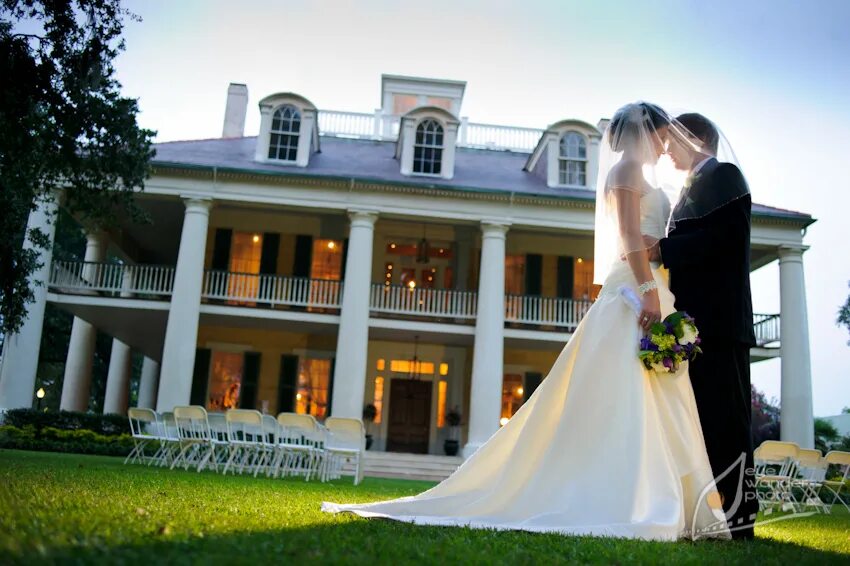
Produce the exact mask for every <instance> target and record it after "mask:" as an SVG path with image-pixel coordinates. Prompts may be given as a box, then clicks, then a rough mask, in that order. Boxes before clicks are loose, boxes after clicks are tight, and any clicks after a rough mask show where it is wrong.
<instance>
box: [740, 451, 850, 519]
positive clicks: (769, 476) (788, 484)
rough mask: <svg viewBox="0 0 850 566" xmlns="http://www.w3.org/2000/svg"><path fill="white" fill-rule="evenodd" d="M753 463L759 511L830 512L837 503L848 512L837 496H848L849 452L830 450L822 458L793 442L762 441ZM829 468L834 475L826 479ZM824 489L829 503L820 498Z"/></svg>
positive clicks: (819, 453) (849, 477)
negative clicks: (810, 510) (828, 494)
mask: <svg viewBox="0 0 850 566" xmlns="http://www.w3.org/2000/svg"><path fill="white" fill-rule="evenodd" d="M754 460H755V472H756V474H755V476H756V493H757V495H758V498H759V509H762V510H764V509H772V508H775V507H779V508H781V509H783V510H788V509H792V510H794V511H800V510H803V509H805V508H813V509H816V510H822V511H824V512H826V513H830V512H831V511H832V506H833V505H834V504H835V502H836V501H838V502H840V503H841V504H842V505H844V507H846V508H847V510H848V511H850V506H848V504H847V502H846V501H844V500H843V499H842V496H841V495H842V493H844V494H845V495H846V494H847V493H848V490H847V481H848V479H850V452H842V451H839V450H832V451H830V452H828V453H827V454H826V456H824V455H823V453H822V452H821V451H820V450H815V449H806V448H800V447H799V446H798V445H797V444H796V443H794V442H782V441H778V440H766V441H764V442H762V444H761V445H760V446H759V447H758V448H756V450H755V453H754ZM830 466H835V470H836V472H837V475H834V476H833V477H828V476H827V474H828V472H829V471H830ZM759 487H764V488H765V489H762V490H759V489H758V488H759ZM824 489H826V490H827V491H829V492H830V493H831V494H832V498H831V502H830V503H829V504H826V503H825V502H824V501H823V500H822V499H821V497H820V494H821V492H822V490H824ZM796 494H799V496H798V495H796Z"/></svg>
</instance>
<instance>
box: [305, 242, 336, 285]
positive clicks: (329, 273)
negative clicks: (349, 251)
mask: <svg viewBox="0 0 850 566" xmlns="http://www.w3.org/2000/svg"><path fill="white" fill-rule="evenodd" d="M341 276H342V242H340V241H337V240H320V239H316V240H313V260H312V265H311V266H310V277H312V278H313V279H331V280H333V281H339V280H340V278H341Z"/></svg>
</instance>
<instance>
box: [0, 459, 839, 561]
mask: <svg viewBox="0 0 850 566" xmlns="http://www.w3.org/2000/svg"><path fill="white" fill-rule="evenodd" d="M430 485H431V484H430V483H428V482H414V481H405V480H378V479H371V478H367V479H366V480H365V481H364V482H363V483H362V484H361V485H360V486H358V487H354V486H352V485H351V482H350V480H348V481H343V480H339V481H335V482H331V483H328V484H321V483H318V482H315V481H311V482H304V481H303V480H300V479H286V480H268V479H265V478H258V479H254V478H250V477H241V476H236V477H234V476H227V477H222V476H220V475H217V474H215V473H202V474H198V473H196V472H191V471H182V470H179V471H177V470H175V471H171V470H163V469H159V468H148V467H142V466H138V465H128V466H123V465H122V463H121V460H120V459H117V458H108V457H100V456H78V455H68V454H51V453H40V452H18V451H11V450H0V490H2V493H0V495H2V498H0V501H2V502H1V503H0V563H3V564H7V563H34V562H83V563H90V562H106V563H110V564H112V563H151V564H154V563H155V564H159V563H192V564H209V563H228V564H229V563H244V564H247V563H252V562H253V563H256V564H279V563H284V562H289V563H292V562H293V561H295V563H297V564H317V563H369V564H375V563H382V564H400V563H422V564H438V565H442V564H449V563H451V564H454V563H463V564H469V563H472V564H493V563H506V564H552V563H568V562H602V563H611V562H617V563H626V562H644V563H646V562H652V563H656V562H660V561H664V562H668V561H672V562H676V563H680V562H682V563H693V564H703V563H706V562H710V563H723V564H732V563H742V564H752V563H756V562H757V563H775V564H790V563H799V562H806V563H829V562H836V563H837V562H842V563H848V562H850V516H848V514H847V513H846V511H844V510H843V509H841V510H840V511H839V507H835V508H834V509H835V514H834V515H832V516H824V515H817V516H812V517H806V518H795V519H791V520H787V521H780V522H776V523H772V524H768V525H764V526H759V527H757V529H756V534H757V537H758V538H757V540H756V541H755V542H751V543H740V542H711V541H703V542H696V543H691V542H680V543H656V542H639V541H629V540H618V539H594V538H588V537H564V536H560V535H548V534H533V533H523V532H495V531H484V530H475V529H466V528H453V527H420V526H415V525H409V524H406V523H397V522H393V521H383V520H365V519H361V518H358V517H355V516H352V515H349V514H343V515H329V514H324V513H321V512H320V511H319V504H320V502H321V501H322V500H330V501H345V502H348V501H369V500H376V499H388V498H392V497H397V496H401V495H411V494H414V493H417V492H419V491H422V490H423V489H425V488H427V487H429V486H430Z"/></svg>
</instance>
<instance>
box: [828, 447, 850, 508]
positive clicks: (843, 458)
mask: <svg viewBox="0 0 850 566" xmlns="http://www.w3.org/2000/svg"><path fill="white" fill-rule="evenodd" d="M824 461H825V462H826V465H827V467H828V468H829V470H828V471H831V470H834V471H835V472H836V473H835V475H832V476H829V475H827V477H826V478H825V479H824V481H823V487H825V488H826V489H828V490H829V491H830V492H832V502H831V503H830V504H829V506H828V507H827V511H828V512H832V506H833V505H835V502H836V501H838V502H839V503H841V504H842V505H844V507H845V508H846V509H847V511H850V505H848V504H847V501H844V499H842V497H841V492H842V491H844V493H845V494H847V492H848V490H847V481H848V480H850V452H842V451H840V450H831V451H829V452H827V454H826V456H825V457H824ZM832 466H835V468H832Z"/></svg>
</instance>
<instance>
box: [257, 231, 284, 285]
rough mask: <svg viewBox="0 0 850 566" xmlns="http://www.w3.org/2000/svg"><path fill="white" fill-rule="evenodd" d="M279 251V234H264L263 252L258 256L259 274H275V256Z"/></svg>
mask: <svg viewBox="0 0 850 566" xmlns="http://www.w3.org/2000/svg"><path fill="white" fill-rule="evenodd" d="M279 251H280V234H274V233H271V232H266V233H264V234H263V250H262V255H261V256H260V273H262V274H263V275H275V274H277V254H278V252H279Z"/></svg>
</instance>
